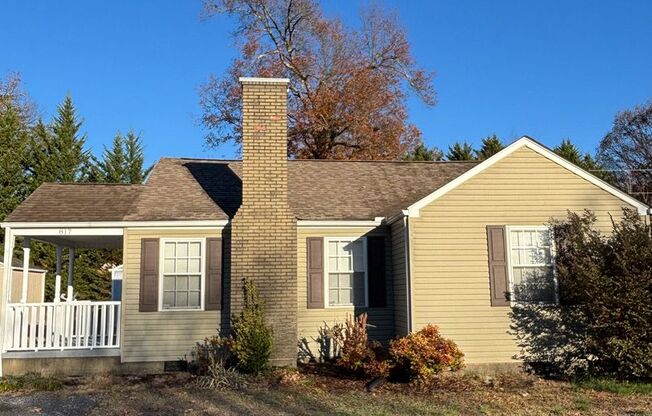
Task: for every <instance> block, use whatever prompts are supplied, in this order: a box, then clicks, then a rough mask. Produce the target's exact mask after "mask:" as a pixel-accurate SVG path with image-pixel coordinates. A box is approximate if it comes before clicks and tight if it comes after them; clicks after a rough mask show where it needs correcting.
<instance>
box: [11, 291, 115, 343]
mask: <svg viewBox="0 0 652 416" xmlns="http://www.w3.org/2000/svg"><path fill="white" fill-rule="evenodd" d="M6 325H7V326H6V328H5V342H4V350H5V351H39V350H75V349H88V350H92V349H95V348H119V347H120V302H92V301H72V302H59V303H10V304H8V305H7V322H6Z"/></svg>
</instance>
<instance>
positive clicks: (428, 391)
mask: <svg viewBox="0 0 652 416" xmlns="http://www.w3.org/2000/svg"><path fill="white" fill-rule="evenodd" d="M30 378H31V379H30ZM28 379H29V380H31V381H29V380H28ZM4 380H6V379H3V381H4ZM48 380H50V381H51V380H52V379H47V378H45V379H44V378H39V377H36V376H34V375H30V376H28V377H27V379H25V380H23V381H22V386H23V387H26V386H28V385H31V386H35V385H41V386H48V385H53V384H52V383H50V382H48ZM19 384H20V383H19ZM55 384H56V383H55ZM604 384H605V383H603V384H602V385H604ZM607 384H608V383H607ZM621 384H622V383H621ZM61 385H62V383H61V382H59V383H58V386H59V387H61ZM364 385H365V382H364V381H363V380H353V379H348V380H346V379H341V378H336V377H333V376H329V375H324V374H315V373H311V372H306V371H303V372H302V371H296V370H289V369H285V370H279V371H277V372H270V373H266V374H264V375H261V376H258V377H250V376H249V377H248V383H247V386H246V387H243V388H239V389H235V390H233V389H224V390H215V389H203V388H199V387H198V385H197V384H196V383H195V382H194V381H193V379H191V378H189V376H188V375H186V374H179V373H177V374H163V375H158V376H149V377H118V376H102V377H83V378H74V379H66V380H64V381H63V386H62V387H61V389H60V390H58V391H55V392H52V393H47V395H40V393H37V392H30V393H28V394H27V395H25V396H24V397H25V398H27V397H35V398H37V397H47V398H48V399H47V400H51V402H49V403H53V404H54V405H55V406H56V405H58V406H65V403H75V402H78V401H79V399H80V396H88V397H93V398H94V400H95V402H94V405H93V407H92V409H90V410H89V411H85V412H84V413H85V414H86V413H89V414H90V415H95V416H107V415H123V416H129V415H140V414H166V415H189V416H193V415H197V416H199V415H207V414H208V415H213V414H215V415H240V414H256V415H261V416H265V415H352V416H358V415H359V416H362V415H402V414H409V415H428V416H454V415H478V416H480V415H514V416H525V415H528V416H529V415H534V416H536V415H541V416H543V415H551V414H552V415H562V416H571V415H630V416H631V415H652V393H650V392H649V391H647V392H640V394H622V393H621V391H622V389H620V390H617V391H615V390H613V389H612V390H606V389H601V390H600V389H595V388H585V387H581V388H580V387H579V386H578V385H575V384H571V383H566V382H561V381H550V380H541V379H538V378H536V377H533V376H531V375H527V374H524V373H518V372H509V373H494V374H485V373H473V372H468V371H467V372H464V373H450V374H446V375H444V376H442V377H440V379H439V380H437V382H436V383H434V384H433V385H431V386H428V387H425V386H417V385H411V384H399V383H386V384H385V385H383V386H381V387H379V388H378V389H376V390H374V391H373V392H372V393H368V392H366V391H365V389H364ZM630 387H631V386H630ZM32 388H33V387H32ZM637 393H638V392H637ZM14 395H15V393H14ZM10 399H11V398H10V397H2V396H1V395H0V402H2V401H6V400H10ZM23 400H24V399H23ZM17 406H18V405H17ZM20 406H24V403H22V402H21V403H20ZM17 408H19V407H17ZM63 413H65V412H63ZM2 414H3V413H2V405H0V415H2ZM7 414H11V413H7Z"/></svg>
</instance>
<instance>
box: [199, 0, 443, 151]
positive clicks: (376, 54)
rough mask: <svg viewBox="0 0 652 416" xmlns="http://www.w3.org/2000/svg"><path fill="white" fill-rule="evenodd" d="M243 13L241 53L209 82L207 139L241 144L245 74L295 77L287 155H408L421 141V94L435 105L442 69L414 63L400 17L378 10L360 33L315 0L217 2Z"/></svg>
mask: <svg viewBox="0 0 652 416" xmlns="http://www.w3.org/2000/svg"><path fill="white" fill-rule="evenodd" d="M216 14H222V15H227V16H230V17H232V18H234V19H235V21H236V22H237V28H236V30H235V31H234V39H235V42H236V44H237V45H238V46H239V48H240V53H239V56H238V57H237V58H236V59H235V60H234V61H233V63H232V64H231V67H230V69H229V70H228V71H227V72H226V74H225V75H224V76H222V77H215V76H212V77H211V78H210V80H209V81H208V82H207V83H206V84H204V85H202V86H201V88H200V104H201V106H202V109H203V116H202V118H201V122H202V124H203V125H204V126H205V127H206V128H207V129H208V131H209V134H208V135H207V138H206V139H207V144H208V145H209V146H217V145H219V144H221V143H224V142H229V141H234V142H236V143H240V141H241V134H242V132H241V126H240V123H241V88H240V85H239V83H238V78H239V77H240V76H264V77H286V78H289V79H290V85H289V102H288V120H289V132H288V136H289V137H288V140H289V143H288V152H289V154H290V155H291V156H294V157H298V158H316V159H399V158H400V157H401V156H402V155H403V154H404V153H405V152H406V151H409V150H411V149H412V148H413V147H414V146H415V145H417V144H418V143H419V142H420V132H419V130H418V129H417V128H416V127H415V126H414V125H412V124H410V123H409V122H408V114H407V109H406V99H407V97H408V94H410V93H412V94H415V95H416V96H418V97H420V98H421V99H422V101H423V102H424V103H425V104H427V105H434V104H435V94H434V89H433V87H432V77H433V74H432V73H430V72H427V71H425V70H423V69H421V68H420V67H418V66H417V64H416V63H415V61H414V59H413V57H412V55H411V52H410V45H409V43H408V40H407V36H406V33H405V30H404V28H403V27H402V26H401V25H400V24H399V23H398V21H397V19H396V17H395V16H393V15H391V14H388V13H386V12H384V11H382V10H380V9H379V8H370V9H368V10H366V11H365V12H364V13H363V15H362V16H361V22H362V24H361V27H360V28H359V29H356V30H353V29H350V28H347V27H345V26H344V24H343V23H342V22H341V21H340V20H339V19H337V18H333V17H327V16H324V14H323V13H322V11H321V10H320V8H319V6H318V4H317V3H316V2H315V1H313V0H210V1H207V2H206V3H205V7H204V15H205V16H206V17H211V16H214V15H216Z"/></svg>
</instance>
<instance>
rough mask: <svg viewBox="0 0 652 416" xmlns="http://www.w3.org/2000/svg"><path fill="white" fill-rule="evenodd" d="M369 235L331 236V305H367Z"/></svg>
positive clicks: (328, 289)
mask: <svg viewBox="0 0 652 416" xmlns="http://www.w3.org/2000/svg"><path fill="white" fill-rule="evenodd" d="M366 252H367V249H366V239H365V238H331V239H327V244H326V252H325V256H326V262H325V263H326V267H327V271H326V272H327V273H326V275H327V279H326V285H327V287H326V296H327V303H326V304H327V305H328V306H361V307H364V306H367V260H366V254H365V253H366Z"/></svg>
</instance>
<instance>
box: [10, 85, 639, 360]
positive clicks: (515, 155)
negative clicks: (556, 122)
mask: <svg viewBox="0 0 652 416" xmlns="http://www.w3.org/2000/svg"><path fill="white" fill-rule="evenodd" d="M241 82H242V88H243V160H242V161H229V160H202V159H171V158H164V159H161V160H160V161H159V163H158V164H157V165H156V166H155V168H154V169H153V171H152V173H151V175H150V177H149V178H148V180H147V182H146V184H144V185H110V184H44V185H42V186H41V187H39V188H38V189H37V190H36V191H35V192H34V193H33V194H32V195H31V196H30V197H29V198H28V199H27V200H25V202H23V204H22V205H20V206H19V207H18V208H17V209H16V210H15V211H14V212H13V213H12V214H11V215H9V217H8V218H7V219H6V222H5V223H3V227H4V228H5V248H6V250H5V258H8V257H9V256H10V255H11V252H12V251H11V250H12V247H13V246H14V245H15V244H16V239H18V240H19V241H23V243H22V244H23V247H25V249H26V250H27V252H26V254H27V253H28V251H29V241H30V239H34V240H39V241H44V242H47V243H50V244H53V245H55V246H57V247H58V249H57V253H58V260H59V261H58V263H59V265H58V266H57V271H56V272H55V274H56V276H57V280H58V281H60V280H61V267H60V263H61V253H62V252H63V250H68V251H69V252H70V254H71V256H70V269H73V268H74V257H75V250H76V249H77V248H82V247H118V248H122V249H123V253H124V254H123V256H124V258H123V277H122V278H123V284H122V296H121V300H120V301H103V302H89V301H82V300H73V299H72V298H71V297H68V299H67V300H66V301H62V302H56V303H42V304H40V305H33V304H22V303H14V302H10V301H9V299H8V296H7V292H6V291H3V293H2V298H1V300H0V302H1V303H0V306H1V307H0V313H1V314H2V316H1V317H0V322H6V324H5V325H4V326H0V330H1V331H2V337H1V339H2V344H1V345H2V365H3V368H4V371H5V372H6V373H16V372H25V371H29V370H33V369H40V370H44V369H47V370H48V371H81V370H80V369H81V368H83V369H84V371H91V370H94V369H95V370H96V369H111V370H113V371H123V370H124V371H143V372H145V371H161V370H163V369H164V368H165V365H166V363H167V362H171V361H175V360H178V359H180V358H182V357H184V356H187V355H188V354H189V351H190V350H191V348H192V347H193V345H194V343H195V342H197V341H199V340H201V339H203V338H204V337H207V336H210V335H213V334H215V333H217V332H218V331H219V332H222V333H228V330H229V317H230V316H231V314H232V313H236V312H237V311H238V310H239V309H240V308H241V307H242V287H241V281H242V280H243V279H244V278H250V279H252V280H254V281H255V282H256V284H257V286H258V288H259V290H260V292H261V294H262V295H263V296H264V297H265V299H266V301H267V317H268V320H269V322H270V324H271V325H272V326H273V330H274V337H275V341H274V350H273V354H272V363H273V364H277V365H293V364H295V363H296V360H297V354H298V347H297V345H298V343H301V344H302V345H303V347H302V353H306V347H307V349H309V350H310V351H311V353H312V354H316V353H317V346H316V343H315V338H317V337H318V331H319V328H320V326H322V325H323V323H324V322H326V323H329V324H332V323H333V322H335V321H343V320H344V319H345V317H346V316H347V315H349V314H358V313H361V312H367V313H368V315H369V321H370V323H371V324H372V325H373V326H372V328H371V329H370V334H371V336H372V337H374V338H376V339H379V340H381V341H388V340H389V339H391V338H393V337H396V336H401V335H405V334H407V333H409V332H410V331H413V330H417V329H419V328H421V327H423V326H424V325H426V324H429V323H433V324H437V325H439V326H440V328H441V331H442V332H443V334H444V335H445V336H447V337H451V338H452V339H454V340H455V341H456V342H457V343H458V344H459V345H460V347H461V348H462V350H463V351H464V352H465V354H466V360H467V362H468V363H478V364H483V363H507V362H513V358H512V357H513V355H514V354H515V353H516V352H517V348H516V345H515V342H514V339H513V338H512V336H510V335H509V333H508V331H509V324H510V322H509V318H508V313H509V310H510V304H511V302H514V301H525V300H530V299H534V300H536V301H542V302H554V301H555V296H556V292H555V279H554V275H553V274H552V273H551V270H552V268H551V266H552V265H551V261H552V256H551V253H552V251H553V250H554V247H552V243H551V242H550V238H549V235H548V233H547V229H546V224H547V223H548V221H549V220H550V219H551V218H562V217H565V216H566V214H567V210H572V211H581V210H585V209H589V210H592V211H594V212H595V214H596V215H597V217H598V224H599V226H600V227H603V228H604V229H605V230H608V229H610V224H611V219H610V216H614V217H616V218H617V217H619V216H620V215H621V209H622V208H623V207H628V208H632V209H636V210H638V212H639V213H640V214H641V215H647V214H648V213H649V208H648V207H647V206H645V205H644V204H642V203H641V202H639V201H637V200H635V199H633V198H632V197H630V196H628V195H627V194H625V193H623V192H621V191H619V190H618V189H616V188H613V187H612V186H610V185H608V184H607V183H605V182H603V181H601V180H600V179H598V178H596V177H595V176H593V175H591V174H590V173H588V172H586V171H583V170H581V169H580V168H578V167H577V166H574V165H572V164H570V163H569V162H567V161H565V160H563V159H562V158H560V157H558V156H557V155H555V154H554V153H553V152H551V151H550V150H549V149H547V148H545V147H544V146H542V145H541V144H539V143H537V142H536V141H534V140H532V139H530V138H528V137H523V138H521V139H519V140H517V141H516V142H514V143H512V144H511V145H510V146H508V147H507V148H506V149H504V150H502V151H501V152H499V153H498V154H496V155H494V156H493V157H491V158H489V159H487V160H485V161H483V162H481V163H479V162H399V161H320V160H288V158H287V118H286V105H287V104H286V102H287V80H283V79H261V78H243V79H242V80H241ZM8 280H9V275H8V273H5V275H4V281H5V282H7V281H8ZM533 281H536V282H539V283H540V286H541V290H539V291H537V292H536V293H523V291H522V290H521V291H519V290H518V289H519V288H521V287H522V283H524V282H533ZM5 288H7V290H9V286H8V285H5ZM66 291H67V293H72V292H73V291H74V281H73V279H72V274H71V275H69V276H68V281H67V289H66ZM71 360H72V361H73V362H71Z"/></svg>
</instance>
